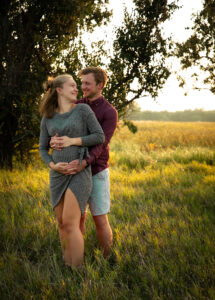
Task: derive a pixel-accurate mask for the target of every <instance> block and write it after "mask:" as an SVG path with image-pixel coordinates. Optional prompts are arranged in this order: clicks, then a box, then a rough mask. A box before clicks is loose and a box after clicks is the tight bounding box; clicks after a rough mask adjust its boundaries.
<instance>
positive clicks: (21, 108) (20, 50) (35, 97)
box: [0, 0, 110, 168]
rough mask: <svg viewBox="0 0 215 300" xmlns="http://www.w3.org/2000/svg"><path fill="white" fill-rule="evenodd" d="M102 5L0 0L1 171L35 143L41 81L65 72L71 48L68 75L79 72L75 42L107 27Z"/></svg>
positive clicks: (90, 2) (105, 12) (35, 0)
mask: <svg viewBox="0 0 215 300" xmlns="http://www.w3.org/2000/svg"><path fill="white" fill-rule="evenodd" d="M106 3H107V1H106V0H98V1H91V0H88V1H70V0H64V1H59V0H58V1H42V0H34V1H29V0H24V1H13V0H10V1H8V0H3V1H1V11H0V18H1V24H0V30H1V42H0V56H1V64H0V83H1V90H0V108H1V113H0V139H1V146H0V168H2V167H6V168H7V167H9V168H11V167H12V156H13V154H18V157H25V156H26V154H28V153H29V150H30V149H31V148H32V146H33V145H34V144H35V139H37V138H38V135H39V115H38V104H39V99H40V96H41V93H42V82H43V81H44V80H45V79H46V77H47V75H50V74H53V75H54V74H56V73H57V72H61V73H62V72H63V71H65V70H66V69H65V67H64V65H65V64H63V60H62V59H61V55H62V53H63V50H65V49H68V48H70V49H69V50H70V55H71V56H72V57H73V59H72V61H70V63H73V65H72V70H75V71H77V69H79V68H80V63H79V57H78V54H79V53H78V50H77V41H76V38H77V37H78V36H79V37H80V36H81V32H82V31H83V30H88V31H92V30H93V28H94V27H95V26H97V25H101V24H103V23H106V21H107V20H108V18H109V16H110V12H108V11H107V8H106ZM73 43H74V45H72V44H73ZM61 63H62V66H61ZM69 70H71V68H70V69H69ZM6 145H7V147H6Z"/></svg>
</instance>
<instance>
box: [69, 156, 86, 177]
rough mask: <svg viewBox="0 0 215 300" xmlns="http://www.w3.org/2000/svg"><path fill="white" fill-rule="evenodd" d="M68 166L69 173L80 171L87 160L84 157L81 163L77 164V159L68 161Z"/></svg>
mask: <svg viewBox="0 0 215 300" xmlns="http://www.w3.org/2000/svg"><path fill="white" fill-rule="evenodd" d="M69 166H70V168H71V169H72V173H71V174H77V173H79V172H81V171H82V170H83V169H84V168H85V167H86V166H87V162H86V160H85V159H83V160H82V164H81V165H80V164H79V159H76V160H73V161H71V162H70V163H69Z"/></svg>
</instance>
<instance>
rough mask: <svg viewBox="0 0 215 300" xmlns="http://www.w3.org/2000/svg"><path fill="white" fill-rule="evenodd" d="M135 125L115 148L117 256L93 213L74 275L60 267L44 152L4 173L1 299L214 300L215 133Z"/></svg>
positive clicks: (213, 129) (214, 129)
mask: <svg viewBox="0 0 215 300" xmlns="http://www.w3.org/2000/svg"><path fill="white" fill-rule="evenodd" d="M137 125H138V128H139V131H138V133H136V134H135V135H133V134H132V133H130V132H129V131H128V130H127V128H125V127H122V125H121V124H120V125H119V128H118V130H117V132H116V134H115V136H114V138H113V140H112V143H111V155H110V171H111V200H112V208H111V214H110V215H109V220H110V223H111V226H112V228H113V234H114V244H113V248H112V253H111V256H110V258H109V260H107V261H106V260H104V259H103V256H102V253H101V251H100V250H99V247H98V242H97V238H96V233H95V228H94V224H93V222H92V218H91V217H90V214H88V218H87V234H86V237H85V261H84V264H83V266H82V267H81V268H80V270H78V271H75V270H74V271H73V272H72V273H71V272H70V271H69V270H68V269H66V268H65V267H64V264H63V260H62V254H61V248H60V243H59V238H58V231H57V224H56V220H55V217H54V214H53V211H52V208H51V205H50V201H49V196H50V195H49V189H48V170H47V168H46V167H45V166H44V165H42V164H41V163H40V161H39V158H38V153H35V161H34V164H31V165H29V167H26V168H24V169H23V168H22V166H19V165H17V168H16V169H15V170H14V171H13V172H12V173H10V172H6V171H1V173H0V196H1V206H0V239H1V240H0V253H1V256H0V299H109V298H112V299H135V300H136V299H165V300H166V299H214V298H215V243H214V242H215V237H214V231H215V201H214V199H215V154H214V149H215V124H214V123H210V124H207V123H204V124H203V123H195V124H192V123H162V122H157V123H156V122H139V123H137Z"/></svg>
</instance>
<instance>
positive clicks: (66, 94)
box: [58, 78, 78, 102]
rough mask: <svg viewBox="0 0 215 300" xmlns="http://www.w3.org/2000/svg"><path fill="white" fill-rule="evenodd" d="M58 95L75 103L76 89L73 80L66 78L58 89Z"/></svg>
mask: <svg viewBox="0 0 215 300" xmlns="http://www.w3.org/2000/svg"><path fill="white" fill-rule="evenodd" d="M58 94H59V95H60V96H61V97H63V98H65V99H67V100H69V101H72V102H74V101H76V100H77V95H78V89H77V84H76V82H75V80H74V79H72V78H68V80H67V81H66V82H65V83H64V84H63V86H62V87H61V88H58Z"/></svg>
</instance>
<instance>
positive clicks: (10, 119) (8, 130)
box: [0, 113, 17, 170]
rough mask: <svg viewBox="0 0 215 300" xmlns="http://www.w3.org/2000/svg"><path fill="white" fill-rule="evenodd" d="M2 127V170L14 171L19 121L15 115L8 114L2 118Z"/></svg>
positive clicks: (0, 123) (0, 165) (0, 121)
mask: <svg viewBox="0 0 215 300" xmlns="http://www.w3.org/2000/svg"><path fill="white" fill-rule="evenodd" d="M0 125H1V126H0V129H1V130H0V169H7V170H12V168H13V154H14V150H15V149H14V143H13V140H14V135H15V132H16V130H17V120H16V118H15V116H14V115H12V114H11V113H7V114H4V115H3V116H2V118H1V120H0Z"/></svg>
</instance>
